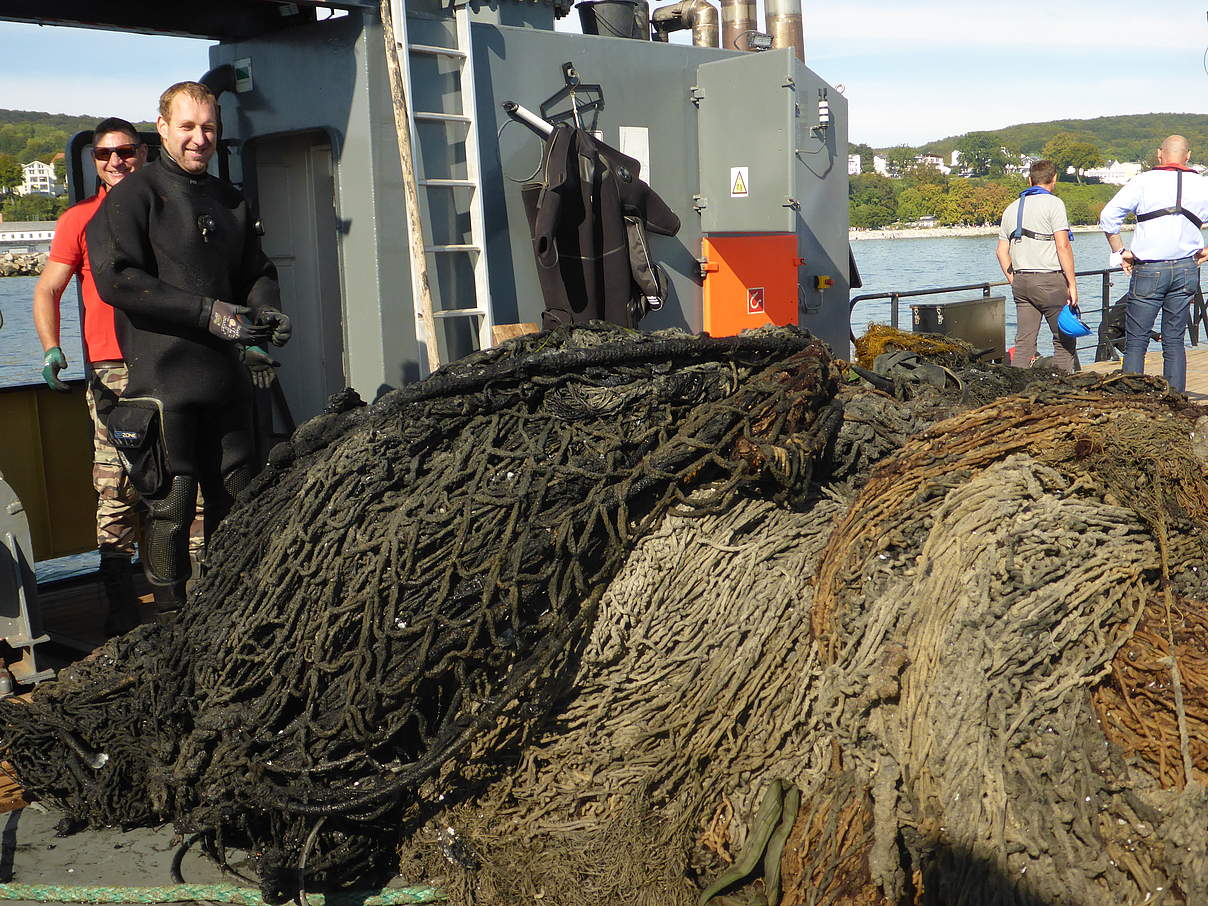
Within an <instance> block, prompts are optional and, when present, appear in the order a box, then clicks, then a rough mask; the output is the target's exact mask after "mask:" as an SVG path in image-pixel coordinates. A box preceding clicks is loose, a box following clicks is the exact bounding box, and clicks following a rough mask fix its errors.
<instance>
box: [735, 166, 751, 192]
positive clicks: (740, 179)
mask: <svg viewBox="0 0 1208 906" xmlns="http://www.w3.org/2000/svg"><path fill="white" fill-rule="evenodd" d="M749 169H750V168H749V167H731V168H730V197H731V198H746V197H747V196H749V195H750V194H751V189H750V185H751V180H750V176H749V174H748V172H747V171H748V170H749Z"/></svg>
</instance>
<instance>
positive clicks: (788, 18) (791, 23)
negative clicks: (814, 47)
mask: <svg viewBox="0 0 1208 906" xmlns="http://www.w3.org/2000/svg"><path fill="white" fill-rule="evenodd" d="M764 12H765V13H766V15H767V19H768V31H769V32H770V33H771V35H772V46H773V47H777V48H779V47H791V48H793V50H794V52H796V54H797V59H798V60H800V61H801V62H803V63H804V62H805V33H804V32H803V31H802V28H801V0H767V2H766V3H765V5H764Z"/></svg>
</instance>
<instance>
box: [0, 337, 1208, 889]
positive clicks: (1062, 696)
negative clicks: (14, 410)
mask: <svg viewBox="0 0 1208 906" xmlns="http://www.w3.org/2000/svg"><path fill="white" fill-rule="evenodd" d="M957 352H959V350H957ZM946 354H955V353H952V351H951V350H949V352H948V353H946ZM947 367H949V368H950V369H952V370H953V371H954V373H955V374H956V375H957V376H958V378H959V380H958V381H955V382H952V383H951V384H950V385H946V386H943V387H929V386H918V385H906V384H902V385H898V384H894V385H892V386H891V387H890V388H889V389H890V391H891V392H888V393H887V392H880V391H878V390H875V389H871V390H870V389H869V388H868V387H866V386H864V385H862V384H855V383H851V384H846V385H844V386H840V384H839V382H838V378H839V375H840V374H841V373H844V372H843V371H842V370H841V369H836V368H834V367H832V364H831V363H830V361H829V359H828V358H827V356H826V354H825V352H824V350H822V348H821V347H820V346H819V345H818V344H816V343H813V342H812V341H810V340H809V338H808V337H806V336H804V335H802V334H800V333H798V332H796V331H793V330H767V331H763V332H760V333H756V334H752V335H745V336H743V337H739V338H734V339H728V340H717V339H709V338H705V337H687V336H685V335H683V334H680V333H675V332H668V333H663V334H654V335H648V336H638V335H634V334H629V333H626V332H622V331H617V330H615V329H610V328H602V327H600V328H587V329H574V330H570V331H560V332H551V333H549V334H541V335H535V336H531V337H525V338H522V339H520V340H517V341H515V342H514V343H512V344H509V345H508V346H506V347H504V348H501V349H496V350H492V351H490V352H487V353H484V354H481V355H477V356H474V357H472V358H470V359H468V360H466V361H464V362H462V363H459V364H457V365H455V366H451V367H449V368H446V369H444V370H442V371H441V372H438V373H437V374H436V375H434V376H433V377H432V378H430V379H429V380H428V381H425V382H422V383H420V384H418V385H415V386H414V387H409V388H406V389H404V390H401V391H396V392H395V393H392V394H389V395H388V396H386V397H384V398H383V399H382V400H380V401H379V402H378V403H377V404H375V405H374V406H372V407H359V406H357V405H356V401H355V400H354V399H352V398H351V397H348V398H344V399H342V400H336V401H335V402H334V404H333V406H332V411H331V412H330V413H329V414H327V415H324V416H322V417H321V418H319V419H315V420H313V421H312V422H310V423H308V424H307V425H304V426H303V427H302V428H301V429H300V430H299V431H298V432H296V434H295V436H294V437H293V438H292V439H291V442H290V444H289V445H288V446H284V447H281V448H278V449H277V450H275V451H274V453H273V455H272V457H271V464H270V468H269V469H267V470H266V471H265V473H264V474H263V475H262V476H260V478H259V479H258V480H257V482H256V483H255V484H254V486H253V487H252V488H251V489H250V491H249V493H248V495H247V497H246V498H245V499H244V500H242V501H241V504H240V506H239V507H238V508H237V509H236V510H235V512H233V513H232V516H231V517H230V519H229V521H228V522H227V523H226V524H225V525H224V530H223V531H222V532H221V533H220V534H219V536H218V537H217V538H216V540H215V544H214V550H213V555H212V562H211V564H210V567H209V572H208V574H207V575H206V577H205V579H204V580H203V583H202V586H201V590H200V592H199V594H198V596H197V597H196V598H195V599H194V600H192V601H191V602H190V605H189V607H188V608H187V609H186V612H185V614H184V616H183V619H182V621H181V622H180V623H179V624H177V625H176V626H173V627H147V628H144V629H141V630H139V631H137V632H135V633H132V634H131V635H129V636H127V637H125V638H123V639H120V640H116V641H115V642H113V643H111V644H110V645H109V646H107V647H106V648H105V649H103V650H102V652H101V654H100V656H99V657H97V658H96V659H94V660H92V661H89V662H86V663H82V664H79V665H76V666H75V667H73V668H72V669H71V670H70V671H67V672H65V673H64V675H62V676H61V677H60V678H59V680H58V681H56V682H55V683H50V684H46V685H45V686H44V687H42V689H40V690H39V695H38V696H37V697H36V698H35V700H34V702H33V703H32V705H14V704H3V705H0V721H2V724H3V727H4V731H5V739H6V745H7V746H8V749H9V752H8V757H10V759H11V760H13V761H14V763H15V764H16V765H17V770H18V772H19V773H20V776H21V778H22V780H23V781H24V782H25V783H26V785H27V786H29V787H30V788H31V789H33V790H34V791H36V792H38V793H39V794H40V795H42V796H44V797H49V798H52V799H53V800H54V801H56V802H57V803H59V804H60V805H61V806H62V807H64V808H65V809H67V810H68V811H69V812H70V813H71V815H73V816H75V817H78V818H81V819H83V820H86V821H89V822H91V823H93V824H101V823H104V824H111V823H146V822H149V821H153V820H162V819H163V818H165V817H166V818H170V819H172V820H173V821H175V823H176V825H177V827H178V828H179V829H181V830H182V831H190V832H195V833H200V834H201V835H202V839H203V840H204V842H205V845H206V848H207V850H208V851H210V852H212V853H214V854H216V856H217V857H218V858H219V859H220V860H221V859H223V858H224V855H223V853H224V852H225V848H226V847H227V846H230V845H238V846H241V847H250V848H251V849H252V851H253V854H254V855H255V857H256V858H257V859H258V863H257V867H258V870H259V872H260V876H261V881H262V884H261V886H262V891H263V894H264V897H265V899H266V900H279V899H280V898H282V897H284V896H287V895H289V894H291V893H292V892H294V891H295V890H296V888H297V885H298V879H297V876H298V874H299V872H300V871H301V870H302V869H305V873H306V875H307V877H308V878H309V879H311V880H312V881H314V882H316V883H321V884H324V885H328V886H335V885H340V884H349V883H352V882H354V881H355V880H356V879H357V878H360V877H364V876H366V875H369V874H371V873H372V872H373V871H374V870H375V869H378V868H385V869H386V870H394V869H395V868H401V870H402V873H403V875H404V877H405V878H407V879H408V880H411V881H415V882H420V881H423V880H429V881H431V880H434V879H436V878H438V877H439V885H440V889H441V891H442V892H444V893H446V894H447V895H448V896H449V898H450V901H451V902H456V903H467V904H469V903H475V904H483V906H487V904H490V906H494V904H509V906H510V904H511V903H514V902H517V901H518V900H521V899H526V900H534V901H536V900H540V901H541V902H544V903H549V904H558V906H587V904H593V906H594V904H597V903H601V902H609V903H611V902H628V903H636V904H639V906H656V904H657V906H688V904H692V903H696V902H698V901H699V900H700V898H701V896H702V892H704V893H705V894H707V895H708V896H710V897H711V896H712V895H713V894H714V893H718V894H721V895H723V896H724V895H726V894H727V893H729V892H730V890H729V889H730V888H735V889H736V888H739V887H744V886H745V887H747V888H748V889H747V890H746V891H745V893H744V896H746V898H747V899H748V900H749V899H751V897H760V896H762V897H763V898H764V899H766V900H767V901H768V902H769V903H776V902H777V900H779V903H780V904H782V906H783V904H788V906H796V904H811V906H823V904H825V906H874V904H876V906H881V904H883V903H884V902H903V903H904V902H912V903H948V902H964V903H968V904H971V906H991V904H993V906H1008V904H1018V906H1037V904H1040V903H1048V902H1063V903H1065V902H1068V903H1071V904H1078V906H1083V904H1088V906H1089V904H1096V906H1097V904H1101V903H1102V904H1112V906H1115V904H1119V906H1125V904H1134V903H1141V902H1154V901H1166V902H1171V903H1196V902H1201V901H1204V900H1206V899H1208V842H1206V841H1205V838H1204V835H1203V832H1202V829H1203V826H1204V825H1205V823H1208V792H1205V789H1204V787H1202V786H1201V785H1200V781H1201V780H1202V778H1203V777H1205V776H1208V747H1206V746H1205V743H1204V739H1205V734H1206V733H1208V730H1206V729H1205V728H1206V727H1208V698H1206V697H1208V680H1205V677H1206V676H1208V662H1206V661H1205V659H1204V656H1203V652H1202V645H1201V644H1200V641H1199V636H1200V635H1201V633H1202V627H1206V626H1208V471H1206V467H1205V464H1206V463H1208V413H1206V412H1205V411H1204V410H1203V409H1202V408H1197V407H1195V406H1194V405H1192V404H1190V403H1188V402H1187V401H1186V400H1185V399H1183V398H1181V397H1177V396H1172V395H1169V394H1167V393H1166V392H1165V390H1164V388H1163V387H1162V386H1161V384H1160V383H1159V382H1156V381H1153V380H1148V379H1145V378H1140V377H1135V376H1117V377H1111V378H1107V379H1106V380H1101V379H1099V378H1098V377H1094V376H1057V375H1054V374H1053V373H1051V372H1047V371H1041V370H1036V369H1005V368H1000V367H997V366H981V365H976V364H972V363H971V362H970V361H969V359H967V358H966V359H960V358H959V356H957V358H954V359H951V360H947ZM845 376H846V375H845ZM798 803H799V804H798ZM400 840H401V851H400V853H399V854H398V859H399V861H397V862H396V854H395V852H394V845H395V844H396V843H397V842H399V841H400ZM782 846H783V854H782V855H781V847H782ZM753 866H760V867H761V870H752V867H753Z"/></svg>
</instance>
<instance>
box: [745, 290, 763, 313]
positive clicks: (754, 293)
mask: <svg viewBox="0 0 1208 906" xmlns="http://www.w3.org/2000/svg"><path fill="white" fill-rule="evenodd" d="M763 289H764V288H763V287H762V286H748V287H747V314H748V315H761V314H763Z"/></svg>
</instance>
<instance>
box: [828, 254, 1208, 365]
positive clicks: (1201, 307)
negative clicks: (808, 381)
mask: <svg viewBox="0 0 1208 906" xmlns="http://www.w3.org/2000/svg"><path fill="white" fill-rule="evenodd" d="M1120 273H1123V268H1119V267H1108V268H1100V269H1098V270H1090V271H1075V272H1074V277H1075V278H1078V277H1096V276H1097V277H1099V278H1100V280H1101V287H1102V291H1101V295H1100V309H1099V324H1098V325H1093V324H1089V323H1088V326H1096V327H1097V326H1100V325H1102V324H1103V322H1104V320H1105V319H1106V318H1107V314H1108V312H1109V311H1110V310H1111V308H1112V306H1113V305H1115V304H1116V303H1117V302H1121V301H1123V299H1124V298H1125V297H1126V296H1127V292H1126V293H1125V295H1124V296H1121V297H1120V299H1117V300H1115V301H1113V300H1112V298H1111V288H1112V280H1111V275H1112V274H1120ZM1009 285H1010V284H1009V283H1008V282H1007V281H1006V280H998V281H993V282H991V281H986V282H984V283H963V284H961V285H959V286H938V287H935V288H933V289H911V290H904V291H899V290H894V291H891V292H887V293H863V294H861V295H859V296H854V297H852V299H851V300H850V302H849V307H848V313H849V315H850V313H851V312H852V311H854V310H855V308H856V304H857V303H859V302H868V301H871V300H874V299H888V300H889V323H890V326H891V327H895V328H897V327H900V325H899V321H900V309H901V300H902V299H910V298H914V297H917V296H938V295H943V294H944V293H967V292H970V291H972V290H981V294H982V298H989V297H990V290H991V289H993V288H994V287H996V286H1009ZM1079 301H1080V304H1079V308H1080V310H1081V311H1082V312H1083V313H1084V319H1085V313H1086V312H1087V307H1086V306H1085V305H1083V304H1081V301H1082V300H1079ZM1191 305H1192V311H1191V315H1190V317H1188V319H1187V334H1188V336H1189V337H1190V338H1191V345H1192V346H1198V345H1199V343H1200V328H1201V327H1203V328H1204V333H1205V336H1206V337H1208V308H1206V306H1205V303H1204V294H1203V292H1202V291H1199V290H1197V291H1196V294H1195V297H1194V298H1193V299H1192V300H1191ZM849 320H850V319H849ZM1098 333H1099V334H1100V335H1099V336H1098V337H1097V338H1096V340H1095V345H1094V346H1091V345H1087V346H1079V347H1078V349H1079V350H1080V351H1081V350H1083V349H1091V348H1094V349H1096V355H1095V361H1100V362H1101V361H1108V360H1114V359H1115V358H1117V356H1116V354H1115V350H1114V349H1112V348H1111V347H1110V344H1105V342H1104V338H1103V336H1102V331H1101V330H1100V331H1098ZM1092 336H1093V334H1092ZM851 339H852V342H853V343H854V342H855V340H856V335H855V333H852V334H851ZM1105 347H1106V351H1105Z"/></svg>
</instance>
